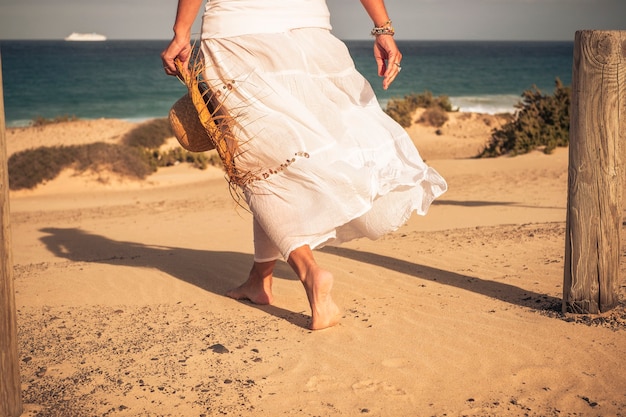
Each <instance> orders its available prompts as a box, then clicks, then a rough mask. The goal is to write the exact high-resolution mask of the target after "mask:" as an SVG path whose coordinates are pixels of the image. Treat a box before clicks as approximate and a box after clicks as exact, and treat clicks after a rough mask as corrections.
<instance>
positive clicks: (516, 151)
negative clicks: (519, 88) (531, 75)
mask: <svg viewBox="0 0 626 417" xmlns="http://www.w3.org/2000/svg"><path fill="white" fill-rule="evenodd" d="M570 102H571V87H566V86H564V85H563V83H562V82H561V80H559V79H558V78H557V79H556V81H555V88H554V92H553V94H552V95H544V94H543V93H542V92H541V91H540V90H539V89H538V88H536V87H533V88H532V89H530V90H526V91H524V92H523V93H522V101H521V102H520V103H518V104H517V106H516V108H517V109H519V110H518V111H517V112H516V114H515V117H514V118H513V119H512V120H511V121H509V122H508V123H506V124H505V125H503V126H502V127H499V128H496V129H494V130H493V131H492V133H491V139H490V141H489V143H488V144H487V146H486V147H485V149H484V150H483V151H482V152H481V153H480V154H479V155H478V157H494V156H500V155H511V156H513V155H520V154H524V153H528V152H530V151H532V150H535V149H543V152H545V153H547V154H549V153H551V152H552V151H553V150H554V149H555V148H556V147H559V146H562V147H565V146H567V145H568V144H569V125H570V115H569V109H570Z"/></svg>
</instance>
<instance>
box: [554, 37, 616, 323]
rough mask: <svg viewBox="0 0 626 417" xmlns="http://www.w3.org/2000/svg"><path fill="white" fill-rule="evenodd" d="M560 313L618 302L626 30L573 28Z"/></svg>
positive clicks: (605, 307)
mask: <svg viewBox="0 0 626 417" xmlns="http://www.w3.org/2000/svg"><path fill="white" fill-rule="evenodd" d="M570 120H571V122H570V142H569V171H568V187H569V188H568V197H567V224H566V229H565V230H566V235H565V273H564V280H563V281H564V283H563V312H571V313H586V314H587V313H589V314H597V313H600V312H605V311H607V310H610V309H612V308H613V307H615V306H616V304H617V302H618V290H619V280H620V277H619V259H620V229H621V227H622V194H623V184H624V173H625V172H626V170H625V167H624V163H625V162H626V158H625V151H626V143H625V141H626V31H594V30H584V31H578V32H576V37H575V44H574V65H573V76H572V107H571V112H570Z"/></svg>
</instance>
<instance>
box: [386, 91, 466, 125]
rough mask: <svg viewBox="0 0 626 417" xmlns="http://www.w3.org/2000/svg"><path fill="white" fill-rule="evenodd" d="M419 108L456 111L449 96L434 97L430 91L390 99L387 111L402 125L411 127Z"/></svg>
mask: <svg viewBox="0 0 626 417" xmlns="http://www.w3.org/2000/svg"><path fill="white" fill-rule="evenodd" d="M418 108H424V109H439V110H442V111H443V112H451V111H454V110H453V109H452V104H451V103H450V99H449V98H448V96H439V97H433V94H432V93H431V92H430V91H424V93H422V94H416V93H413V94H409V95H406V96H404V98H402V99H391V100H389V102H388V103H387V107H386V109H385V113H387V114H388V115H389V116H390V117H391V118H392V119H394V120H395V121H396V122H398V123H399V124H400V125H401V126H402V127H409V126H411V124H413V120H412V117H413V113H414V112H415V110H417V109H418ZM446 117H447V116H446ZM444 123H445V121H444Z"/></svg>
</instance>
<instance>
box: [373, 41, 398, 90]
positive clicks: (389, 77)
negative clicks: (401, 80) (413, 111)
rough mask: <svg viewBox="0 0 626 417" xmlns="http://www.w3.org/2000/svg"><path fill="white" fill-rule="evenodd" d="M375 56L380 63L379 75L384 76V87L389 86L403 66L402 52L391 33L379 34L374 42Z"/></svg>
mask: <svg viewBox="0 0 626 417" xmlns="http://www.w3.org/2000/svg"><path fill="white" fill-rule="evenodd" d="M374 58H376V65H378V76H380V77H384V78H383V89H385V90H386V89H387V88H389V86H390V85H391V83H392V82H393V81H394V80H395V79H396V77H397V76H398V74H399V73H400V70H401V69H402V67H401V66H400V63H401V62H402V53H401V52H400V50H399V49H398V46H397V45H396V41H395V40H394V39H393V36H391V35H378V36H376V41H375V42H374Z"/></svg>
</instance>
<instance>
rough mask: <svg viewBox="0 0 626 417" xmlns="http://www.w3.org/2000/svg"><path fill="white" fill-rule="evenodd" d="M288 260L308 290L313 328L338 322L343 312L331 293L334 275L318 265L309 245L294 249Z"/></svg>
mask: <svg viewBox="0 0 626 417" xmlns="http://www.w3.org/2000/svg"><path fill="white" fill-rule="evenodd" d="M287 262H288V263H289V265H291V267H292V268H293V270H294V271H295V272H296V274H298V277H299V278H300V281H301V282H302V284H303V285H304V289H305V290H306V295H307V298H308V299H309V304H310V305H311V330H320V329H325V328H327V327H331V326H334V325H335V324H337V323H338V322H339V318H340V316H341V312H340V310H339V307H337V305H336V304H335V302H334V301H333V299H332V297H331V295H330V292H331V290H332V287H333V279H334V278H333V275H332V274H331V273H330V272H329V271H326V270H325V269H322V268H320V267H319V266H318V265H317V263H316V262H315V258H314V257H313V252H312V251H311V248H310V247H309V246H308V245H306V246H301V247H299V248H298V249H296V250H294V251H292V252H291V254H289V259H287Z"/></svg>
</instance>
